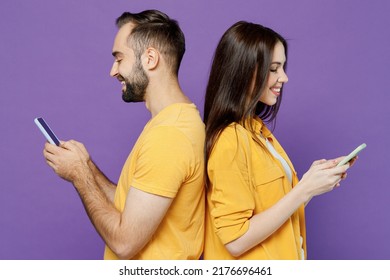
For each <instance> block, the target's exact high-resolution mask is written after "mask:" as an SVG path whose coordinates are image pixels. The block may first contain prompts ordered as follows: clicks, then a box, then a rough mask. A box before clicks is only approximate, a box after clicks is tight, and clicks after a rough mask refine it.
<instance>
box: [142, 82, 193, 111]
mask: <svg viewBox="0 0 390 280" xmlns="http://www.w3.org/2000/svg"><path fill="white" fill-rule="evenodd" d="M175 103H192V102H191V100H190V99H189V98H188V97H187V96H186V95H185V94H184V93H183V91H182V90H181V88H180V85H179V83H178V82H177V80H171V81H169V82H167V83H164V82H161V83H152V82H150V83H149V86H148V89H147V91H146V95H145V106H146V108H147V109H148V110H149V111H150V113H151V115H152V118H153V117H154V116H156V115H157V114H158V113H159V112H160V111H161V110H163V109H164V108H166V107H168V106H169V105H172V104H175Z"/></svg>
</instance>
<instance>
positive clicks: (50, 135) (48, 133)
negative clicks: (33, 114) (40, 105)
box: [34, 118, 60, 146]
mask: <svg viewBox="0 0 390 280" xmlns="http://www.w3.org/2000/svg"><path fill="white" fill-rule="evenodd" d="M34 122H35V124H36V125H37V126H38V128H39V130H40V131H41V132H42V133H43V135H44V136H45V137H46V139H47V141H49V143H51V144H53V145H57V146H59V145H60V140H58V137H57V136H56V135H55V134H54V132H53V131H52V130H51V129H50V127H49V125H48V124H47V123H46V122H45V120H44V119H43V118H35V119H34Z"/></svg>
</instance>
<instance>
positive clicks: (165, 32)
mask: <svg viewBox="0 0 390 280" xmlns="http://www.w3.org/2000/svg"><path fill="white" fill-rule="evenodd" d="M129 22H131V23H133V24H134V25H135V27H134V28H133V30H132V32H131V34H129V40H128V43H129V46H130V47H131V48H132V49H133V50H134V52H135V55H136V56H138V57H141V55H142V54H143V52H144V51H145V50H146V49H147V48H148V47H154V48H156V49H157V50H158V51H159V52H160V53H161V54H162V56H163V57H164V60H165V61H166V63H167V64H168V66H170V67H171V69H172V72H173V74H175V75H176V76H177V75H178V72H179V67H180V63H181V60H182V58H183V55H184V52H185V38H184V34H183V32H182V31H181V29H180V27H179V24H178V22H177V21H176V20H173V19H171V18H169V17H168V16H167V15H166V14H164V13H162V12H160V11H157V10H146V11H143V12H140V13H136V14H133V13H130V12H124V13H123V14H122V15H121V16H120V17H119V18H117V20H116V25H117V27H118V28H121V27H122V26H123V25H125V24H127V23H129ZM130 35H131V36H130Z"/></svg>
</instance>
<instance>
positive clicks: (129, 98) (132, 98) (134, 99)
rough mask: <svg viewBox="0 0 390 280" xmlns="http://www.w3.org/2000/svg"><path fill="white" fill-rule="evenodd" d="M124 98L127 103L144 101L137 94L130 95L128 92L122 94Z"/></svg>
mask: <svg viewBox="0 0 390 280" xmlns="http://www.w3.org/2000/svg"><path fill="white" fill-rule="evenodd" d="M122 100H123V101H124V102H126V103H138V102H144V100H143V99H141V98H139V97H137V96H129V95H127V94H124V93H123V94H122Z"/></svg>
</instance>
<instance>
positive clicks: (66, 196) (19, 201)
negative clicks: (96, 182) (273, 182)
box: [0, 0, 390, 260]
mask: <svg viewBox="0 0 390 280" xmlns="http://www.w3.org/2000/svg"><path fill="white" fill-rule="evenodd" d="M145 9H159V10H161V11H163V12H165V13H167V14H168V15H169V16H171V17H172V18H175V19H177V20H178V21H179V23H180V25H181V27H182V29H183V31H184V33H185V35H186V43H187V51H186V54H185V56H184V59H183V63H182V67H181V70H180V81H181V85H182V88H183V90H184V91H185V92H186V93H187V94H188V95H189V96H190V98H192V100H193V101H194V103H195V104H196V105H198V107H199V109H200V111H201V113H203V101H204V90H205V87H206V83H207V78H208V72H209V68H210V63H211V59H212V55H213V52H214V49H215V47H216V45H217V42H218V40H219V38H220V37H221V36H222V34H223V32H224V31H225V30H226V29H227V28H228V27H230V26H231V25H232V24H233V23H235V22H236V21H238V20H247V21H252V22H256V23H261V24H263V25H266V26H268V27H271V28H273V29H275V30H276V31H277V32H279V33H280V34H282V35H283V36H284V37H286V38H287V39H288V42H289V46H290V48H289V61H288V69H287V74H288V76H289V82H288V83H287V84H286V86H285V90H284V99H283V103H282V107H281V112H280V115H279V118H278V123H277V127H276V130H275V135H276V136H277V137H278V139H279V141H280V142H281V143H282V145H283V146H284V148H285V150H286V151H287V153H288V154H289V155H290V158H291V159H292V161H293V162H294V164H295V167H296V169H297V171H298V173H299V176H302V174H304V172H305V171H306V170H307V169H308V167H309V166H310V164H311V162H312V161H313V160H315V159H320V158H333V157H337V156H339V155H345V154H347V153H349V152H350V151H352V150H353V149H354V148H355V147H356V146H358V145H359V144H361V143H363V142H365V143H367V148H366V150H365V151H363V152H362V153H361V155H360V159H359V160H358V162H357V163H356V165H355V166H354V167H353V169H350V170H349V173H348V178H347V180H345V181H343V183H342V186H341V187H340V188H338V189H336V190H335V191H333V192H331V193H328V194H325V195H323V196H320V197H316V198H314V199H313V200H312V201H311V202H310V204H309V205H308V207H307V210H306V215H307V231H308V257H309V259H363V260H366V259H390V242H389V241H388V237H389V236H390V221H389V213H390V205H389V196H390V187H389V181H390V171H389V167H388V158H389V156H390V154H389V146H388V143H389V142H390V141H389V140H390V136H389V108H388V105H389V103H390V97H389V93H388V87H387V84H388V81H389V77H388V68H389V62H390V54H389V49H390V48H389V42H390V31H389V26H390V17H389V12H390V2H388V1H386V0H382V1H368V0H362V1H345V0H337V1H336V0H328V1H325V0H324V1H309V0H297V1H289V0H274V1H259V0H247V1H239V0H224V1H222V0H207V1H205V0H197V1H195V0H189V1H174V0H163V1H157V0H142V1H124V0H120V1H103V0H93V1H92V0H84V1H76V0H67V1H63V0H59V1H49V0H35V1H21V0H12V1H11V0H2V1H1V2H0V34H1V35H0V135H1V137H0V178H1V182H0V259H15V260H18V259H101V258H102V256H103V249H104V243H103V242H102V240H101V239H100V237H99V236H98V234H97V233H96V232H95V230H94V228H93V226H92V224H91V223H90V222H89V219H88V217H87V215H86V214H85V211H84V208H83V206H82V204H81V202H80V200H79V198H78V195H77V193H76V191H75V190H74V189H73V187H72V186H71V185H70V184H69V183H67V182H65V181H63V180H61V179H59V178H58V177H57V176H56V175H55V174H54V173H53V172H52V170H51V169H50V168H49V167H48V166H47V165H46V163H45V161H44V159H43V156H42V149H43V144H44V142H45V140H44V138H43V136H42V135H41V133H40V132H39V130H38V129H37V128H36V126H35V125H34V123H33V119H34V118H35V117H37V116H42V117H44V118H45V119H46V120H47V122H48V123H49V125H50V126H51V127H52V128H53V130H54V131H55V133H56V134H57V136H59V137H60V138H62V139H64V140H69V139H76V140H79V141H81V142H83V143H84V144H85V145H86V147H87V149H88V150H89V152H90V154H91V155H92V157H93V159H94V160H95V162H96V163H97V164H98V165H99V167H100V168H101V169H102V170H103V171H104V172H105V173H106V175H107V176H108V177H109V178H111V179H112V180H113V181H115V182H116V181H117V179H118V177H119V174H120V171H121V167H122V165H123V163H124V161H125V159H126V157H127V155H128V153H129V152H130V150H131V149H132V146H133V144H134V142H135V140H136V139H137V136H138V135H139V133H140V132H141V130H142V128H143V126H144V124H145V123H146V122H147V120H148V119H149V117H150V115H149V112H148V111H147V110H146V109H145V107H144V104H125V103H124V102H123V101H122V100H121V92H120V88H121V86H120V84H119V83H118V81H116V80H114V79H112V78H111V77H110V76H109V70H110V68H111V64H112V62H113V58H112V56H111V47H112V43H113V39H114V36H115V33H116V27H115V25H114V21H115V19H116V18H117V17H118V16H119V15H120V14H121V13H122V12H123V11H126V10H127V11H132V12H140V11H142V10H145Z"/></svg>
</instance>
